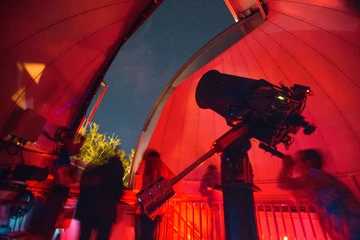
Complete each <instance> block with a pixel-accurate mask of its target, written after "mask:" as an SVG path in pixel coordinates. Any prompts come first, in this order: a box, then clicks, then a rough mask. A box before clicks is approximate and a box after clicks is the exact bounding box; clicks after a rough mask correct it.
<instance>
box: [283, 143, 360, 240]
mask: <svg viewBox="0 0 360 240" xmlns="http://www.w3.org/2000/svg"><path fill="white" fill-rule="evenodd" d="M322 166H323V158H322V154H321V152H319V151H318V150H316V149H306V150H300V151H298V152H297V153H296V154H295V156H294V157H291V156H285V157H284V158H283V160H282V169H281V171H280V174H279V183H278V186H279V188H281V189H284V190H288V191H292V192H293V195H294V197H295V199H306V200H308V201H309V202H310V203H312V204H313V205H314V206H315V208H316V210H317V213H318V215H319V220H320V224H321V226H322V227H323V229H324V230H325V231H326V232H327V234H328V235H329V236H330V237H331V239H332V240H345V239H346V240H359V239H360V202H359V200H358V199H357V198H356V196H355V195H354V194H353V193H352V192H351V190H350V189H349V188H348V187H347V186H346V185H345V184H344V183H343V182H341V181H340V180H339V179H337V178H336V177H335V176H333V175H331V174H329V173H327V172H325V171H323V170H322ZM293 173H294V174H295V175H297V177H292V174H293Z"/></svg>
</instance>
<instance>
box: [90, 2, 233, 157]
mask: <svg viewBox="0 0 360 240" xmlns="http://www.w3.org/2000/svg"><path fill="white" fill-rule="evenodd" d="M234 23H235V22H234V19H233V18H232V16H231V14H230V12H229V10H228V9H227V7H226V5H225V3H224V1H223V0H191V1H184V0H182V1H179V0H166V1H164V3H163V4H162V5H161V6H160V7H159V8H158V9H157V10H156V11H155V12H154V13H153V15H152V16H151V17H150V18H149V19H148V20H147V21H146V22H145V23H144V24H143V25H142V26H141V28H140V29H138V31H137V32H136V33H135V34H134V35H133V36H132V37H131V38H130V40H129V41H127V43H126V44H125V45H124V46H123V47H122V49H121V50H120V52H119V54H118V56H117V57H116V59H115V61H114V62H113V63H112V65H111V67H110V69H109V71H108V72H107V74H106V76H105V82H106V83H107V84H108V85H109V88H108V90H107V92H106V94H105V97H104V98H103V101H102V103H101V104H100V106H99V108H98V110H97V112H96V114H95V116H94V118H93V121H95V122H97V123H99V124H100V131H101V132H107V133H110V134H112V133H114V132H115V134H116V135H118V136H119V138H120V139H121V147H122V148H123V149H124V150H125V151H126V152H127V153H130V149H132V148H135V147H136V144H137V141H138V138H139V134H140V133H141V130H142V127H143V125H144V123H145V121H146V118H147V117H148V114H149V113H150V111H151V109H152V107H153V105H154V104H155V102H156V100H157V99H158V97H159V96H160V94H161V92H162V91H163V90H164V88H165V86H166V85H167V83H168V82H169V81H170V80H171V78H172V77H173V76H174V75H175V74H176V72H177V71H178V70H179V69H180V68H181V67H182V66H183V65H184V64H185V63H186V61H187V60H189V59H190V58H191V57H192V56H193V55H194V54H195V53H196V51H198V50H199V49H200V48H201V47H203V46H204V45H205V44H206V43H207V42H209V41H210V40H211V39H212V38H214V37H215V36H216V35H217V34H219V33H220V32H222V31H223V30H225V29H226V28H227V27H229V26H230V25H232V24H234ZM95 100H96V99H95ZM95 100H94V101H93V102H95ZM90 109H91V108H90Z"/></svg>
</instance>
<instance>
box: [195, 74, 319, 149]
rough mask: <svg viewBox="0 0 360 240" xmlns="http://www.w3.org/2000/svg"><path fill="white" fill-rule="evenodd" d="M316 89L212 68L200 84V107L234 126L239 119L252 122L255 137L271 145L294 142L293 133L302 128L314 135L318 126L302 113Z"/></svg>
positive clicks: (197, 96)
mask: <svg viewBox="0 0 360 240" xmlns="http://www.w3.org/2000/svg"><path fill="white" fill-rule="evenodd" d="M311 94H312V92H311V90H310V88H309V87H306V86H302V85H298V84H295V85H294V86H293V87H290V88H288V87H285V86H284V85H283V84H281V85H280V87H278V86H276V85H273V84H271V83H270V82H268V81H266V80H263V79H260V80H254V79H250V78H244V77H238V76H233V75H228V74H223V73H220V72H218V71H216V70H211V71H208V72H207V73H205V74H204V75H203V77H202V78H201V79H200V81H199V83H198V86H197V88H196V102H197V104H198V106H199V107H200V108H203V109H210V110H212V111H214V112H216V113H218V114H219V115H221V116H222V117H223V118H224V119H225V120H226V122H227V124H228V125H229V126H231V127H234V126H236V125H237V124H239V123H242V124H247V125H250V126H251V129H252V134H251V135H252V137H253V138H256V139H258V140H259V141H260V142H262V143H263V145H262V146H264V144H265V145H266V146H268V147H270V148H275V147H276V145H277V144H279V143H283V144H284V145H285V147H286V148H288V147H289V146H290V145H291V143H292V138H291V137H290V136H289V134H296V133H297V132H298V131H299V129H300V128H304V133H305V134H306V135H310V134H312V133H313V132H314V131H315V127H314V126H313V125H311V124H310V123H308V122H307V121H305V119H304V117H303V116H301V113H302V111H303V110H304V108H305V104H306V99H307V96H308V95H311Z"/></svg>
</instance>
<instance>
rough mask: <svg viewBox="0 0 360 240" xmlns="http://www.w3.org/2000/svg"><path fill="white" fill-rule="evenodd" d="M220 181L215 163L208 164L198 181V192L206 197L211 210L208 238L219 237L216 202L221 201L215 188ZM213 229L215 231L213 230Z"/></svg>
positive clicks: (220, 195)
mask: <svg viewBox="0 0 360 240" xmlns="http://www.w3.org/2000/svg"><path fill="white" fill-rule="evenodd" d="M220 183H221V175H220V172H219V170H218V169H217V167H216V166H215V165H209V166H208V167H207V169H206V172H205V174H204V176H203V177H202V179H201V182H200V188H199V192H200V193H201V196H203V197H205V198H207V201H208V205H209V207H210V208H211V210H212V216H213V218H212V221H211V223H210V229H211V230H210V239H212V240H214V239H221V227H220V226H221V221H220V209H219V207H220V205H219V204H216V203H217V202H219V201H222V194H221V191H220V190H217V189H216V186H217V185H220ZM214 230H215V231H214Z"/></svg>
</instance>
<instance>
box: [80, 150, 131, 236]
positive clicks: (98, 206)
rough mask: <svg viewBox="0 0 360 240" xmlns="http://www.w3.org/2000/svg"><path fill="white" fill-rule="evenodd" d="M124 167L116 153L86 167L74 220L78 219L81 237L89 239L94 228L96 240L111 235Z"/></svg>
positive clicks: (121, 187) (120, 193) (121, 190)
mask: <svg viewBox="0 0 360 240" xmlns="http://www.w3.org/2000/svg"><path fill="white" fill-rule="evenodd" d="M124 173H125V170H124V167H123V164H122V162H121V160H120V158H119V157H118V156H115V157H112V158H110V159H109V160H108V162H107V163H106V164H104V165H101V166H96V167H90V166H89V165H88V167H87V168H86V169H85V171H84V173H83V175H82V177H81V181H80V195H79V199H78V203H77V206H76V213H75V219H78V220H79V221H80V236H79V239H80V240H89V239H90V236H91V233H92V232H93V231H96V232H97V233H96V235H97V238H96V239H97V240H107V239H109V238H110V235H111V229H112V226H113V224H114V222H115V221H116V217H117V214H116V213H117V204H118V203H119V201H120V199H121V197H122V196H123V191H124V185H123V177H124Z"/></svg>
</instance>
